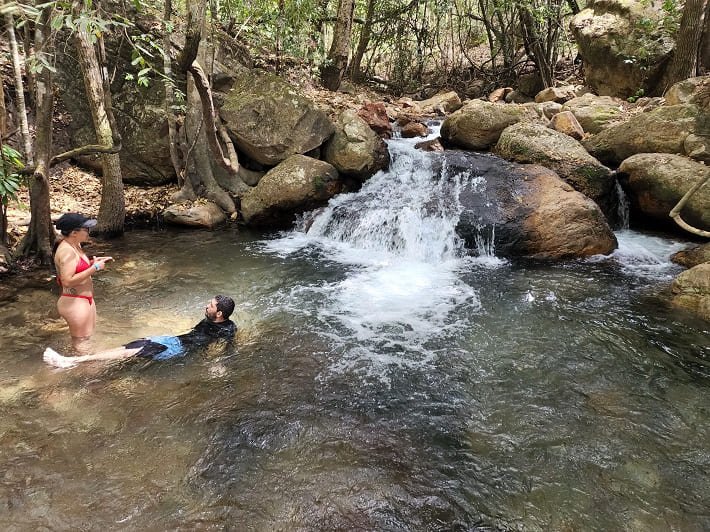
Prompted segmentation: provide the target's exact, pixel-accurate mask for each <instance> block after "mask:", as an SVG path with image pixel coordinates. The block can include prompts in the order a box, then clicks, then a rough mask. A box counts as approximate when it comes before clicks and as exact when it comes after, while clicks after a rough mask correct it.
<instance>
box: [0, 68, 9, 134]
mask: <svg viewBox="0 0 710 532" xmlns="http://www.w3.org/2000/svg"><path fill="white" fill-rule="evenodd" d="M7 116H8V115H7V105H6V104H5V85H4V82H3V77H2V70H0V147H2V141H3V139H4V138H5V133H7Z"/></svg>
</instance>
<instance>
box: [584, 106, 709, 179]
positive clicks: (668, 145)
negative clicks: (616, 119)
mask: <svg viewBox="0 0 710 532" xmlns="http://www.w3.org/2000/svg"><path fill="white" fill-rule="evenodd" d="M708 120H710V114H709V113H708V112H707V111H706V110H701V109H700V108H699V107H698V106H697V105H694V104H679V105H671V106H662V107H658V108H656V109H653V110H651V111H649V112H647V113H638V114H635V115H633V116H632V117H631V118H630V119H629V120H628V121H626V122H623V123H621V124H617V125H614V126H611V127H608V128H606V129H604V130H603V131H601V132H600V133H598V134H597V135H594V136H593V137H591V138H589V139H585V140H584V141H583V144H584V147H585V148H587V150H588V151H589V153H591V154H592V155H594V156H595V157H596V158H597V159H599V160H600V161H602V162H603V163H605V164H608V165H614V166H616V165H618V164H619V163H621V161H623V160H624V159H626V158H628V157H631V156H632V155H634V154H637V153H675V154H680V155H687V156H688V157H691V158H693V159H697V160H701V161H709V162H710V131H709V130H708V128H707V123H708Z"/></svg>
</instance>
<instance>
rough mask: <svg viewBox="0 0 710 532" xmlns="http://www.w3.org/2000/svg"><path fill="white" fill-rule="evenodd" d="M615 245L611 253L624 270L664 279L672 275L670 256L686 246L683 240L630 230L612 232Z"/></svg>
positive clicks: (636, 274) (638, 274)
mask: <svg viewBox="0 0 710 532" xmlns="http://www.w3.org/2000/svg"><path fill="white" fill-rule="evenodd" d="M616 239H617V240H618V242H619V247H618V249H616V250H615V251H614V253H612V255H611V256H612V257H613V258H614V259H615V260H617V261H618V262H619V263H620V264H621V266H622V268H623V270H624V272H626V273H628V274H631V275H635V276H638V277H645V278H651V279H658V280H662V279H668V278H671V277H673V276H674V275H675V273H677V272H675V270H676V269H677V266H675V265H674V264H673V263H672V262H671V261H670V257H671V255H673V254H674V253H675V252H677V251H680V250H681V249H684V248H686V247H687V246H688V244H687V242H682V241H679V240H675V239H671V238H666V237H660V236H653V235H645V234H641V233H638V232H636V231H633V230H630V229H624V230H621V231H617V232H616Z"/></svg>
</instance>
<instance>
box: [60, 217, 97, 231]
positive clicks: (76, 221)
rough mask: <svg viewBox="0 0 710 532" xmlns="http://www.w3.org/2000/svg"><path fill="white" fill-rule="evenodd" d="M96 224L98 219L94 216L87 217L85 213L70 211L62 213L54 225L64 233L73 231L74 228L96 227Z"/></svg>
mask: <svg viewBox="0 0 710 532" xmlns="http://www.w3.org/2000/svg"><path fill="white" fill-rule="evenodd" d="M95 225H96V220H94V219H93V218H87V217H86V216H84V215H83V214H79V213H78V212H68V213H66V214H62V215H61V216H60V217H59V219H58V220H57V221H56V222H54V226H55V227H56V228H57V229H59V230H60V231H61V232H63V233H71V232H72V231H73V230H74V229H79V228H81V227H87V228H89V227H94V226H95Z"/></svg>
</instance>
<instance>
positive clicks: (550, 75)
mask: <svg viewBox="0 0 710 532" xmlns="http://www.w3.org/2000/svg"><path fill="white" fill-rule="evenodd" d="M520 21H521V22H522V27H523V39H524V41H525V50H526V51H527V53H528V55H529V56H530V57H531V58H532V60H533V62H534V63H535V66H536V67H537V69H538V71H539V72H540V78H541V79H542V84H543V86H544V87H545V88H547V87H552V86H553V85H554V83H555V79H554V77H555V74H554V65H553V64H552V62H551V61H550V58H549V53H548V51H547V50H546V49H545V47H544V46H543V42H542V37H541V36H540V33H539V31H538V29H537V27H536V26H535V20H534V18H533V16H532V13H531V12H530V7H529V6H526V5H521V6H520Z"/></svg>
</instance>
